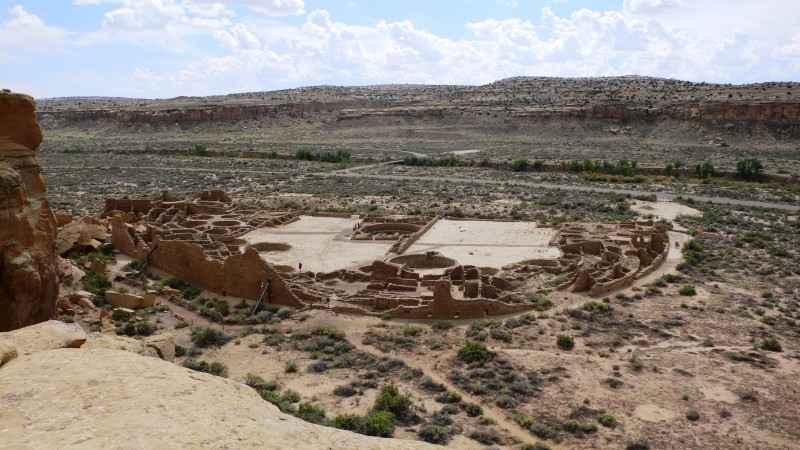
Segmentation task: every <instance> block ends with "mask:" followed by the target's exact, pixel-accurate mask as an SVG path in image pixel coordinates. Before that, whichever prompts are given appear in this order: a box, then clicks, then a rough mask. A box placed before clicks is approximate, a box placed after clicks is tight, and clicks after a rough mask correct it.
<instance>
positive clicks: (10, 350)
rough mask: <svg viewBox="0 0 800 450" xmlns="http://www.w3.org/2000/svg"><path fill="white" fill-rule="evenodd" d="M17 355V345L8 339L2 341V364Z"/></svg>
mask: <svg viewBox="0 0 800 450" xmlns="http://www.w3.org/2000/svg"><path fill="white" fill-rule="evenodd" d="M16 357H17V347H16V346H15V345H14V344H12V343H11V342H8V341H0V366H3V365H5V364H6V363H8V362H10V361H11V360H12V359H14V358H16Z"/></svg>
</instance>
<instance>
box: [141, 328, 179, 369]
mask: <svg viewBox="0 0 800 450" xmlns="http://www.w3.org/2000/svg"><path fill="white" fill-rule="evenodd" d="M144 345H145V346H147V348H149V349H152V350H154V351H155V353H156V354H155V355H153V356H157V357H158V358H161V359H163V360H164V361H167V362H173V361H175V337H174V336H172V335H171V334H157V335H155V336H150V337H148V338H146V339H145V340H144Z"/></svg>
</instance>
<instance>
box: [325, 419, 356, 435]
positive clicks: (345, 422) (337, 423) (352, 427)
mask: <svg viewBox="0 0 800 450" xmlns="http://www.w3.org/2000/svg"><path fill="white" fill-rule="evenodd" d="M327 425H328V426H329V427H333V428H338V429H340V430H348V431H353V432H355V433H360V432H361V430H362V428H363V426H364V417H363V416H359V415H358V414H339V415H338V416H336V417H334V418H333V420H332V421H330V422H328V424H327Z"/></svg>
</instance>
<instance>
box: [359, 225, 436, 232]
mask: <svg viewBox="0 0 800 450" xmlns="http://www.w3.org/2000/svg"><path fill="white" fill-rule="evenodd" d="M420 228H421V227H420V226H419V225H414V224H412V223H376V224H371V225H364V226H363V227H361V228H359V231H361V232H362V233H400V234H407V233H416V232H417V231H419V230H420Z"/></svg>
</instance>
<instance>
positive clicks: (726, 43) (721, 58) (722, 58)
mask: <svg viewBox="0 0 800 450" xmlns="http://www.w3.org/2000/svg"><path fill="white" fill-rule="evenodd" d="M749 42H750V36H749V35H748V34H747V33H746V32H745V31H744V30H742V29H737V30H734V31H733V36H732V37H730V38H727V39H724V40H723V41H722V42H720V43H719V44H718V45H717V46H715V47H714V50H713V52H712V53H711V59H710V62H711V63H712V64H715V65H718V66H723V67H742V66H749V65H752V64H755V63H757V62H758V56H757V55H756V54H755V53H754V51H753V49H752V48H750V45H749Z"/></svg>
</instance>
